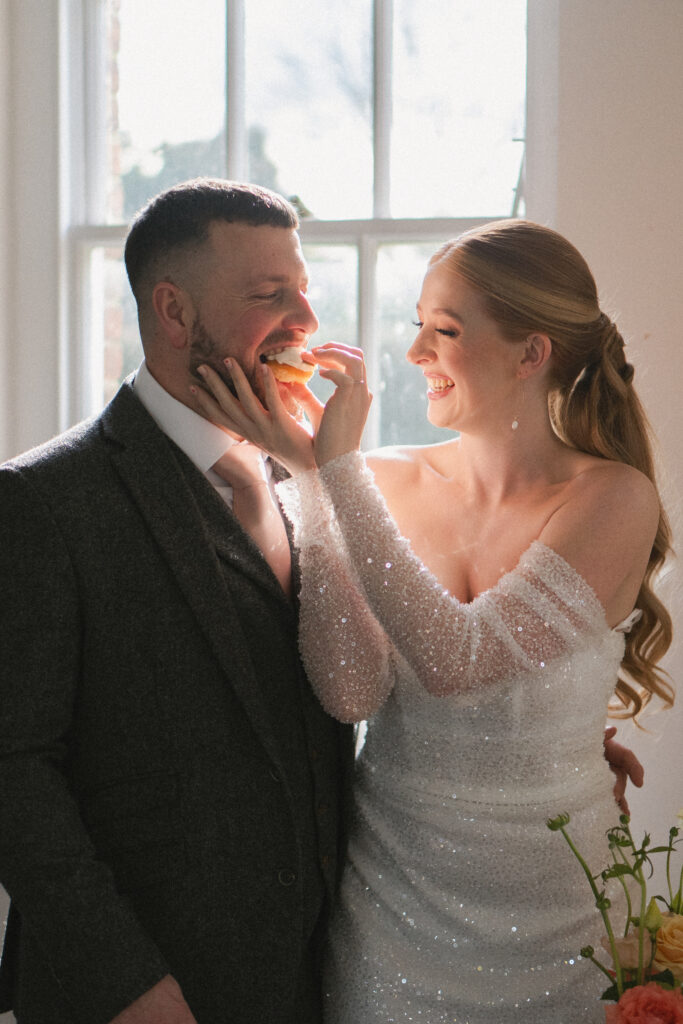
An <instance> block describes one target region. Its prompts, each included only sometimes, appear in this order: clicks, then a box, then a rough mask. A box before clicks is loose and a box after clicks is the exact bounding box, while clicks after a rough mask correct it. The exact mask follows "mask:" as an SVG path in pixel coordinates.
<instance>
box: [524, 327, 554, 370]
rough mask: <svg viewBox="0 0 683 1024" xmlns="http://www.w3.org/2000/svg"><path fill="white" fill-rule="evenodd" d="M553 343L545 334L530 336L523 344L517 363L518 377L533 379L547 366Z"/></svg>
mask: <svg viewBox="0 0 683 1024" xmlns="http://www.w3.org/2000/svg"><path fill="white" fill-rule="evenodd" d="M552 351H553V343H552V341H551V340H550V338H549V337H548V335H547V334H530V335H529V336H528V337H527V339H526V341H525V342H524V345H523V349H522V356H521V358H520V361H519V376H520V377H522V378H526V377H533V376H535V375H536V374H537V373H538V372H539V371H540V370H542V369H543V367H544V366H546V365H547V363H548V360H549V359H550V356H551V355H552Z"/></svg>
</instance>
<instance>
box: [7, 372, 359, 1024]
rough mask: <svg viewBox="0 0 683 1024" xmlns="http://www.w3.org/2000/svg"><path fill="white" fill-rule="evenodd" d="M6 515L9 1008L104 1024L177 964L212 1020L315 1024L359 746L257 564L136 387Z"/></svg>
mask: <svg viewBox="0 0 683 1024" xmlns="http://www.w3.org/2000/svg"><path fill="white" fill-rule="evenodd" d="M0 521H1V526H2V533H1V535H0V609H1V617H0V643H1V645H2V647H1V650H0V672H1V677H0V882H2V884H4V885H5V887H6V889H7V890H8V892H9V894H10V896H11V899H12V911H11V914H10V919H9V924H8V929H7V935H6V940H5V950H4V956H3V963H2V978H1V982H2V985H1V987H2V990H3V994H4V1004H0V1009H7V1008H9V1006H10V1005H13V1006H14V1009H15V1014H16V1015H17V1017H18V1019H19V1021H20V1024H105V1022H107V1021H109V1020H110V1019H111V1018H112V1017H114V1016H115V1015H116V1014H117V1013H118V1012H120V1011H121V1009H123V1007H124V1006H126V1005H128V1004H129V1003H130V1002H132V1001H133V1000H134V999H135V998H137V997H138V996H139V995H140V994H141V993H142V992H144V991H145V990H146V989H148V988H149V987H151V986H152V985H153V984H155V983H156V982H157V981H158V980H159V979H160V978H161V977H163V976H164V975H165V974H166V973H169V972H170V973H172V974H173V975H174V976H175V977H176V979H177V980H178V982H179V983H180V985H181V987H182V989H183V992H184V994H185V998H186V999H187V1001H188V1002H189V1004H190V1007H191V1008H192V1010H193V1012H194V1015H195V1016H196V1018H197V1020H198V1021H199V1024H247V1022H249V1024H253V1022H257V1021H258V1022H261V1021H263V1022H266V1021H267V1022H269V1024H276V1022H283V1024H284V1022H287V1024H295V1022H296V1024H301V1022H304V1021H308V1020H314V1019H317V1016H316V1011H315V1010H311V1008H310V1002H311V1000H310V998H309V997H310V991H309V992H307V991H306V988H307V981H310V978H309V977H308V968H309V967H310V968H311V969H314V968H315V963H314V960H315V952H316V951H317V949H318V948H319V945H320V938H321V935H322V933H323V931H324V916H325V913H326V912H327V911H329V907H330V905H331V902H332V899H333V896H334V891H335V886H336V882H337V874H338V868H339V862H340V829H339V820H340V808H341V802H342V779H343V778H344V777H345V776H346V774H347V771H348V768H349V766H350V759H351V736H350V733H349V731H348V730H347V729H346V728H343V727H340V726H338V725H337V724H336V723H334V722H333V721H332V720H330V719H329V718H328V717H327V716H326V715H325V714H324V713H323V712H322V710H321V708H320V706H319V705H318V703H317V701H316V699H315V697H314V696H313V695H312V693H311V691H310V689H309V688H308V685H307V683H306V680H305V678H304V676H303V672H302V669H301V665H300V663H299V658H298V654H297V646H296V612H295V609H293V607H292V606H291V605H290V603H289V602H288V601H287V600H286V599H285V597H284V595H283V593H282V591H281V590H280V588H279V586H278V585H277V583H276V581H275V578H274V577H273V575H272V573H271V572H270V569H269V568H268V566H267V565H266V563H265V561H264V560H263V558H262V557H261V555H260V552H258V550H257V549H256V548H255V546H254V545H253V544H252V542H251V540H250V539H249V538H247V537H246V535H245V534H244V533H243V531H242V530H241V529H240V527H239V525H238V524H237V522H236V520H235V519H234V517H233V516H232V515H231V513H230V512H229V510H228V509H227V508H226V507H225V505H224V503H223V502H222V501H221V499H220V498H219V497H218V496H217V495H216V493H215V492H214V490H213V488H212V487H211V486H210V484H208V483H207V481H206V479H205V478H204V477H203V475H202V474H201V473H199V472H198V471H197V470H196V468H195V467H194V466H193V465H192V464H191V463H190V461H189V460H188V459H187V458H186V457H185V456H184V455H183V453H182V452H180V450H179V449H178V448H176V447H175V446H174V445H173V444H172V442H170V441H169V440H168V439H167V438H166V437H165V435H164V434H163V433H162V432H161V431H160V430H159V429H158V428H157V426H156V425H155V424H154V422H153V420H152V419H151V417H149V415H148V414H147V412H146V411H145V410H144V408H143V407H142V406H141V404H140V403H139V402H138V400H137V398H136V397H135V395H134V394H133V391H132V388H131V386H130V382H127V383H126V384H124V386H123V387H122V388H121V390H120V391H119V393H118V395H117V396H116V397H115V398H114V400H113V401H112V402H111V403H110V405H109V406H108V407H107V409H106V410H105V411H104V413H103V414H102V415H101V416H100V417H98V418H97V419H95V420H93V421H90V422H88V423H86V424H83V425H81V426H79V427H76V428H74V429H73V430H71V431H70V432H68V433H67V434H65V435H63V436H61V437H59V438H57V439H55V440H54V441H52V442H50V443H49V444H47V445H44V446H43V447H41V448H39V449H36V450H35V451H33V452H30V453H28V454H27V455H25V456H22V457H20V458H18V459H15V460H13V461H12V462H10V463H7V464H6V465H5V466H3V467H2V469H1V470H0ZM316 921H317V925H316ZM311 936H312V937H311ZM312 951H313V952H312ZM309 989H310V985H309Z"/></svg>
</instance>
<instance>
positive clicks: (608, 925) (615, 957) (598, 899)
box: [560, 825, 645, 996]
mask: <svg viewBox="0 0 683 1024" xmlns="http://www.w3.org/2000/svg"><path fill="white" fill-rule="evenodd" d="M560 832H561V833H562V835H563V836H564V838H565V839H566V841H567V843H568V844H569V849H570V850H571V851H572V853H573V854H574V856H575V857H576V859H577V860H578V862H579V864H580V865H581V867H582V868H583V871H584V874H585V876H586V878H587V879H588V884H589V885H590V887H591V890H592V892H593V895H594V896H595V905H596V907H597V908H598V910H599V911H600V915H601V917H602V920H603V924H604V925H605V931H606V932H607V938H608V939H609V945H610V952H611V954H612V961H613V963H614V970H615V972H616V979H615V981H616V985H617V992H618V993H619V995H620V996H621V995H623V992H624V979H623V974H622V970H621V964H620V963H619V954H618V953H617V945H616V941H615V938H614V931H613V929H612V922H611V921H610V919H609V914H608V913H607V909H606V907H605V905H604V902H605V901H604V897H603V896H602V895H601V894H600V893H599V892H598V887H597V885H596V884H595V881H594V879H593V876H592V874H591V872H590V869H589V867H588V865H587V864H586V862H585V860H584V859H583V857H582V856H581V854H580V853H579V851H578V850H577V848H576V846H575V845H574V843H573V842H572V840H571V838H570V836H569V833H568V832H567V830H566V828H565V827H564V825H563V826H562V827H561V828H560ZM644 913H645V911H644V910H643V914H644ZM591 959H592V958H591ZM641 960H642V936H641ZM610 977H611V976H610Z"/></svg>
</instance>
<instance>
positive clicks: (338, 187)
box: [72, 0, 526, 444]
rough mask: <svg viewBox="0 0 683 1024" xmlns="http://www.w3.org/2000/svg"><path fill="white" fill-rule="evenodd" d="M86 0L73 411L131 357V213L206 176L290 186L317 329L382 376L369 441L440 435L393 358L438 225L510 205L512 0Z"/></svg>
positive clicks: (514, 143) (514, 88) (518, 29)
mask: <svg viewBox="0 0 683 1024" xmlns="http://www.w3.org/2000/svg"><path fill="white" fill-rule="evenodd" d="M84 7H90V12H91V13H90V14H89V15H88V17H89V18H90V17H91V16H92V10H93V9H95V10H96V11H97V15H98V16H97V17H96V18H95V20H94V22H93V23H92V24H90V29H89V31H88V32H87V33H86V39H87V40H89V42H88V43H86V46H89V47H90V49H86V53H87V55H88V60H87V66H88V69H89V70H88V74H87V75H86V79H85V81H86V86H85V93H86V95H85V97H84V111H85V112H86V113H85V115H84V132H85V137H86V141H87V145H86V146H85V147H84V148H85V152H86V154H87V156H86V164H87V166H86V167H85V174H84V180H85V182H86V192H87V196H88V201H87V203H86V204H85V207H86V209H87V214H84V217H83V223H81V224H80V225H78V226H77V227H76V228H74V231H73V234H72V241H73V244H74V253H75V258H74V260H73V263H72V265H73V266H74V267H75V268H76V271H75V273H76V276H77V277H78V281H77V282H76V286H75V287H74V288H73V289H72V294H73V295H75V296H77V298H76V299H75V301H76V302H77V303H79V304H80V309H79V313H77V314H76V315H75V316H74V320H75V321H76V322H82V323H83V334H82V339H83V340H82V345H83V347H84V352H83V355H85V357H86V358H85V364H86V365H87V367H88V369H87V375H88V380H87V381H86V382H85V385H84V388H83V398H82V406H83V407H82V408H81V409H79V410H78V411H79V413H80V414H85V413H89V412H92V411H95V410H96V409H98V408H100V407H101V406H102V404H103V403H104V402H105V401H106V400H108V398H109V397H110V396H111V395H112V394H113V393H114V391H115V390H116V388H117V386H118V383H119V382H120V381H121V379H122V378H123V377H124V376H125V375H126V374H127V373H129V372H130V371H132V370H133V369H134V368H135V367H136V366H137V364H138V362H139V360H140V347H139V339H138V335H137V325H136V320H135V313H134V308H133V302H132V298H130V297H129V294H128V288H127V285H126V282H125V274H124V270H123V264H122V259H121V256H122V248H123V240H124V237H125V229H126V224H127V222H128V221H129V220H130V218H131V216H132V215H133V214H134V213H135V211H136V210H137V209H138V208H139V207H140V206H141V205H142V204H143V203H144V202H146V200H147V199H148V198H150V197H151V196H152V195H154V194H155V193H156V192H158V191H160V190H161V189H163V188H166V187H168V186H169V185H171V184H173V183H174V182H176V181H181V180H184V179H186V178H189V177H193V176H195V175H219V176H224V177H226V176H227V177H233V178H243V179H246V180H250V181H254V182H257V183H259V184H262V185H266V186H268V187H270V188H273V189H276V190H277V191H279V192H281V193H283V194H284V195H286V196H288V197H290V198H292V197H296V198H294V202H295V203H296V205H297V206H298V208H299V211H300V216H301V219H302V229H301V235H302V239H303V242H304V246H305V252H306V258H307V260H308V261H309V264H310V269H311V280H312V288H311V295H312V301H313V305H314V308H315V309H316V312H317V313H318V316H319V318H320V322H321V326H320V330H319V332H318V335H317V336H316V339H317V340H320V341H325V340H329V339H333V338H334V339H336V340H340V341H344V342H348V343H350V344H356V343H357V344H362V345H363V347H364V348H365V349H366V352H367V358H368V363H369V367H370V372H371V374H372V379H373V381H375V382H377V383H376V384H375V386H374V391H375V396H376V397H375V403H374V409H373V415H374V420H373V422H372V424H371V427H370V437H369V441H370V443H373V444H375V443H379V442H382V443H385V444H386V443H394V442H398V441H407V440H410V441H414V442H418V441H429V440H434V439H435V437H436V432H435V431H434V430H433V429H432V428H431V427H430V426H429V424H427V423H426V420H425V415H424V414H425V408H426V402H425V396H424V382H423V380H422V376H421V374H420V373H419V371H417V370H416V369H415V368H411V367H410V366H409V365H408V364H407V363H406V361H405V351H406V350H407V348H408V346H409V344H410V341H411V339H412V336H413V333H414V328H413V326H412V323H411V321H412V320H414V318H415V301H416V299H417V296H418V293H419V287H420V282H421V278H422V275H423V273H424V267H425V264H426V260H427V257H428V256H429V255H430V254H431V252H433V251H434V249H435V248H436V247H437V245H438V244H439V243H440V242H442V241H445V240H446V238H448V237H452V236H453V235H455V234H457V233H459V232H460V231H462V230H464V229H466V228H467V227H468V226H470V225H471V224H472V223H474V222H480V221H482V220H488V219H495V218H497V217H507V216H510V215H516V214H517V213H522V212H523V197H522V192H521V185H522V180H523V159H524V131H525V124H524V115H525V77H526V3H525V0H393V2H392V0H375V2H374V3H373V0H345V2H344V3H339V2H337V0H318V2H316V3H311V2H310V0H288V2H287V3H286V4H283V3H281V2H280V0H240V2H238V3H236V2H233V0H227V2H226V0H196V2H195V3H193V4H192V5H188V4H186V3H181V2H180V0H145V2H144V3H140V2H139V0H96V2H95V4H94V5H92V6H91V5H90V4H87V3H85V2H84ZM103 124H106V132H103V131H102V125H103ZM74 312H75V313H76V311H74ZM79 314H80V315H79ZM86 339H88V340H87V342H86ZM93 339H95V340H94V341H93ZM86 344H87V349H86V347H85V346H86ZM321 384H323V386H324V383H323V382H321Z"/></svg>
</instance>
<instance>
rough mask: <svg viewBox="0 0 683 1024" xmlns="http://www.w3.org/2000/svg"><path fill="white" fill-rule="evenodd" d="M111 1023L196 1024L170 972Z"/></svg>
mask: <svg viewBox="0 0 683 1024" xmlns="http://www.w3.org/2000/svg"><path fill="white" fill-rule="evenodd" d="M111 1024H197V1021H196V1020H195V1018H194V1016H193V1014H192V1011H191V1010H190V1007H189V1006H188V1005H187V1003H186V1002H185V1000H184V999H183V993H182V992H181V990H180V985H179V984H178V982H177V981H176V980H175V978H173V977H172V976H171V975H170V974H167V975H166V977H165V978H162V979H161V981H158V982H157V983H156V985H154V987H153V988H150V989H149V991H148V992H145V993H143V995H141V996H140V998H139V999H136V1000H135V1002H134V1003H131V1004H130V1006H127V1007H126V1009H125V1010H123V1011H122V1012H121V1013H119V1014H118V1015H117V1016H116V1017H114V1019H113V1020H112V1021H111Z"/></svg>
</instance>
